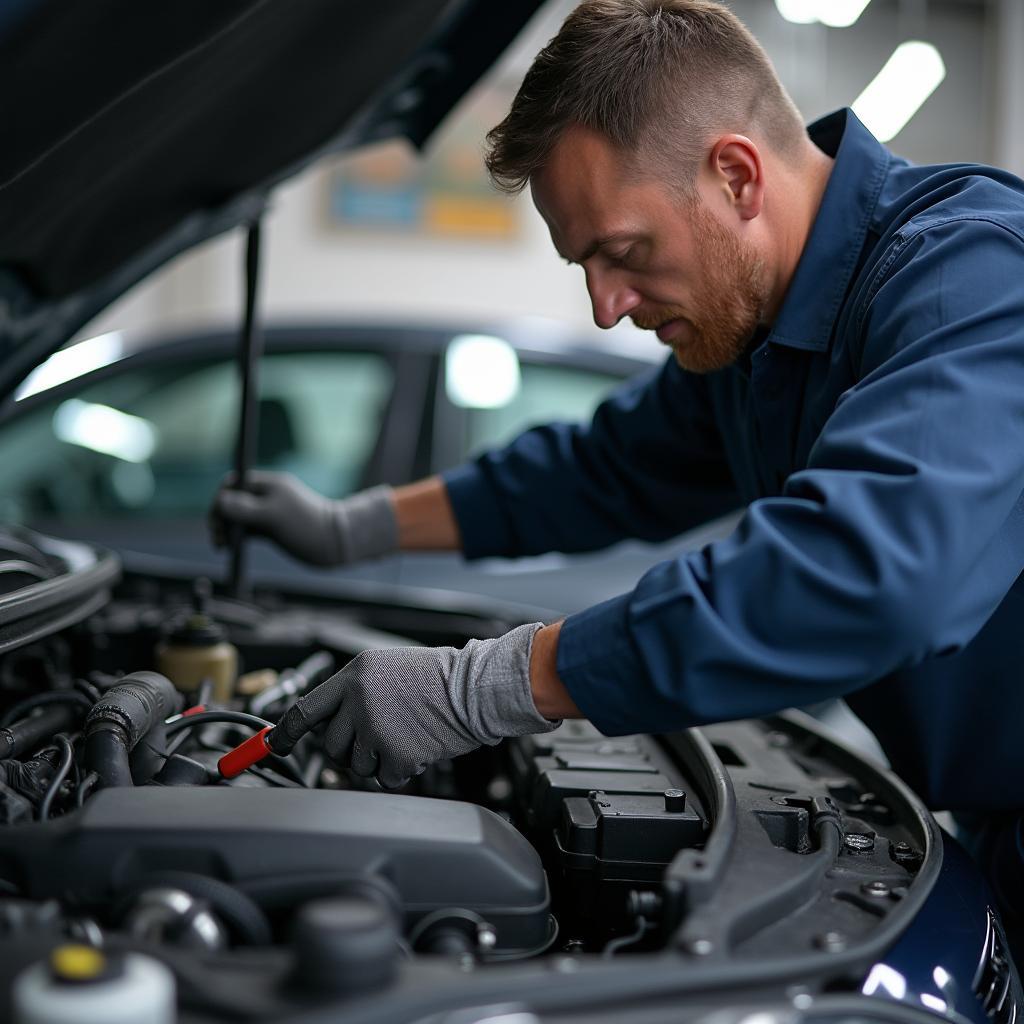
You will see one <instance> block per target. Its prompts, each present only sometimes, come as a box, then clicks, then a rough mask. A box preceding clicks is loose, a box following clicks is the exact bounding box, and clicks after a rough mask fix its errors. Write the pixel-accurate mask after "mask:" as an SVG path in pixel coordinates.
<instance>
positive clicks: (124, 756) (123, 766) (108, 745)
mask: <svg viewBox="0 0 1024 1024" xmlns="http://www.w3.org/2000/svg"><path fill="white" fill-rule="evenodd" d="M85 764H86V766H87V768H88V769H89V771H90V772H95V773H96V776H97V780H98V781H97V782H96V786H97V787H100V788H106V787H107V786H131V785H133V782H132V770H131V766H130V764H129V762H128V744H127V742H126V741H125V737H124V734H123V733H121V732H119V731H118V730H116V729H113V728H104V729H94V730H93V731H92V732H91V733H88V734H87V735H86V737H85Z"/></svg>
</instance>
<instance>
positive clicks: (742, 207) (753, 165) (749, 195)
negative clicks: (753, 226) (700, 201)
mask: <svg viewBox="0 0 1024 1024" xmlns="http://www.w3.org/2000/svg"><path fill="white" fill-rule="evenodd" d="M707 170H708V171H709V172H710V174H711V176H712V179H713V181H714V184H715V187H716V189H718V188H720V189H721V190H722V192H723V193H724V194H725V196H726V199H727V200H728V201H729V204H730V205H731V206H732V208H733V209H734V210H735V212H736V213H737V214H738V215H739V217H740V219H741V220H753V219H754V218H755V217H756V216H758V214H760V212H761V207H762V206H763V205H764V164H763V163H762V162H761V153H760V152H759V151H758V148H757V146H755V145H754V143H753V142H751V141H750V139H748V138H747V137H746V136H745V135H723V136H722V137H721V138H720V139H719V140H718V141H717V142H716V143H715V144H714V146H712V147H711V152H710V153H709V154H708V163H707Z"/></svg>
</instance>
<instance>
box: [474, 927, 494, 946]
mask: <svg viewBox="0 0 1024 1024" xmlns="http://www.w3.org/2000/svg"><path fill="white" fill-rule="evenodd" d="M476 943H477V945H478V946H479V947H480V948H481V949H494V947H495V946H496V945H497V944H498V936H497V935H496V934H495V931H494V929H493V928H492V927H491V926H490V925H489V924H481V925H480V926H479V927H478V928H477V930H476Z"/></svg>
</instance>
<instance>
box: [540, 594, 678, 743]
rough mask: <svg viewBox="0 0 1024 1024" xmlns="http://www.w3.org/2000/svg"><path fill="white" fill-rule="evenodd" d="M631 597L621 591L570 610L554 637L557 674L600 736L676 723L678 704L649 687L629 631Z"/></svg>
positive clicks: (663, 728)
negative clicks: (556, 650)
mask: <svg viewBox="0 0 1024 1024" xmlns="http://www.w3.org/2000/svg"><path fill="white" fill-rule="evenodd" d="M632 596H633V595H632V594H622V595H621V596H619V597H613V598H612V599H611V600H609V601H604V602H602V603H601V604H597V605H594V606H593V607H592V608H587V609H585V610H584V611H581V612H577V613H576V614H575V615H570V616H569V618H567V619H566V620H565V621H564V622H563V623H562V630H561V633H560V634H559V637H558V659H557V667H558V676H559V678H560V679H561V680H562V682H563V683H564V684H565V687H566V689H567V690H568V691H569V695H570V696H571V697H572V699H573V701H575V703H576V706H577V707H578V708H579V709H580V711H582V712H583V714H584V715H586V717H587V718H588V719H590V721H591V722H592V723H593V724H594V725H595V726H597V728H598V729H600V730H601V732H603V733H604V734H605V735H606V736H626V735H629V734H630V733H637V732H659V731H662V732H663V731H665V730H666V729H667V728H672V729H673V730H674V729H678V728H679V727H680V726H679V717H680V709H679V707H678V706H677V705H676V704H674V703H673V702H671V701H667V700H665V699H664V698H663V697H661V696H660V695H658V694H657V693H655V692H654V691H653V689H652V687H651V685H650V682H649V681H648V679H647V671H646V668H645V667H644V663H643V659H642V658H641V657H640V654H639V651H638V650H637V647H636V644H635V642H634V640H633V638H632V636H631V634H630V629H629V604H630V600H631V598H632ZM669 722H671V723H672V724H671V726H669V725H668V724H667V723H669Z"/></svg>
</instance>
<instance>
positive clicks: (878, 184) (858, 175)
mask: <svg viewBox="0 0 1024 1024" xmlns="http://www.w3.org/2000/svg"><path fill="white" fill-rule="evenodd" d="M807 131H808V134H809V135H810V136H811V139H812V140H813V142H814V143H815V144H816V145H817V146H818V148H819V149H821V150H823V151H824V152H826V153H828V154H829V156H833V157H835V163H834V164H833V166H832V173H831V174H830V176H829V180H828V184H827V185H826V187H825V194H824V196H823V197H822V201H821V206H820V207H819V209H818V215H817V216H816V217H815V219H814V224H813V226H812V227H811V233H810V235H809V236H808V238H807V242H806V244H805V245H804V250H803V253H802V254H801V256H800V261H799V263H797V267H796V271H795V273H794V274H793V280H792V281H791V282H790V285H789V290H788V291H787V292H786V297H785V299H784V300H783V302H782V308H781V309H780V310H779V315H778V317H777V319H776V321H775V323H774V324H773V325H772V330H771V333H770V334H769V335H768V340H769V341H772V342H775V343H777V344H780V345H788V346H790V347H792V348H800V349H809V350H811V351H816V352H821V351H824V350H825V349H826V348H827V347H828V343H829V340H830V338H831V336H832V328H833V326H834V324H835V320H836V317H837V315H838V313H839V307H840V304H841V303H842V301H843V296H844V295H845V294H846V290H847V288H848V286H849V283H850V276H851V274H852V273H853V270H854V267H856V265H857V262H858V257H859V256H860V252H861V249H862V248H863V246H864V239H865V237H866V235H867V231H868V225H869V224H870V222H871V217H872V214H873V213H874V210H875V204H876V203H877V201H878V194H879V192H880V191H881V188H882V183H883V182H884V180H885V174H886V171H887V170H888V168H889V161H890V159H891V154H890V153H889V151H888V150H887V149H886V148H885V147H884V146H883V145H882V144H881V143H880V142H878V140H877V139H876V138H875V137H874V136H873V135H872V134H871V133H870V132H869V131H868V130H867V128H865V127H864V125H863V124H862V123H861V121H860V120H859V119H858V117H857V115H856V114H854V112H853V111H852V110H850V109H849V108H848V107H847V108H844V109H843V110H837V111H835V113H832V114H828V115H827V116H826V117H823V118H821V120H819V121H815V122H814V123H813V124H812V125H810V127H809V128H808V129H807Z"/></svg>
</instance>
